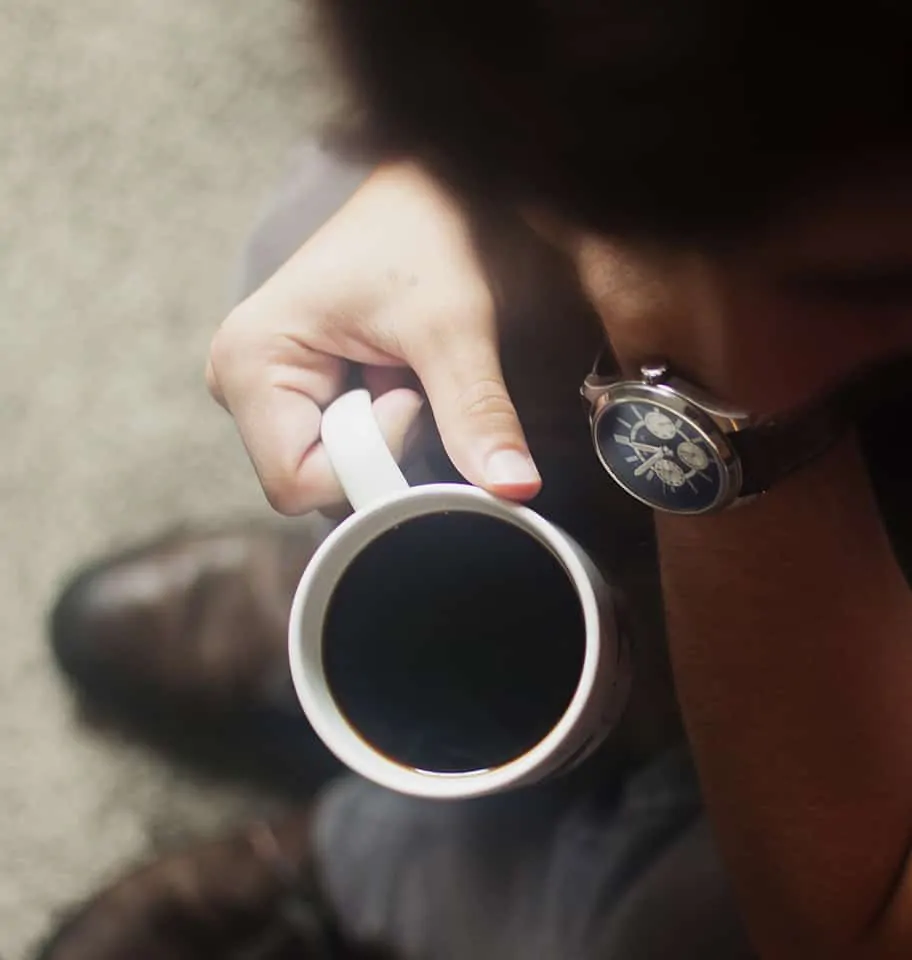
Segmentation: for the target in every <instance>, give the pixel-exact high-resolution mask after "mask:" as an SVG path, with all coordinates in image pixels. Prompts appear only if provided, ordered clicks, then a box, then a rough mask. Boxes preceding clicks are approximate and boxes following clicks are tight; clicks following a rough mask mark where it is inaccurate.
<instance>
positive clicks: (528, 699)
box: [323, 511, 585, 773]
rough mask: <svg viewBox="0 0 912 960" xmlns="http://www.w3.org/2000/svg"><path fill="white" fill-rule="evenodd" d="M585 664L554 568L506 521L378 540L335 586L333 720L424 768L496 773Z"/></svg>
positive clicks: (575, 607)
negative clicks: (338, 717)
mask: <svg viewBox="0 0 912 960" xmlns="http://www.w3.org/2000/svg"><path fill="white" fill-rule="evenodd" d="M584 653H585V632H584V624H583V615H582V610H581V609H580V604H579V599H578V597H577V594H576V591H575V589H574V587H573V585H572V583H571V582H570V579H569V577H568V576H567V573H566V571H565V570H564V568H563V566H562V564H561V563H560V561H558V560H557V559H556V558H555V557H554V556H553V554H552V553H551V552H550V551H549V550H548V549H547V548H545V547H544V546H543V545H542V544H541V543H540V542H539V541H537V540H536V539H535V538H533V537H532V536H530V535H529V534H527V533H525V532H523V531H522V530H520V529H519V528H517V527H515V526H513V525H512V524H510V523H507V522H505V521H502V520H496V519H494V518H493V517H487V516H484V515H479V514H476V513H464V512H459V511H454V512H450V513H441V514H434V515H432V516H427V517H418V518H415V519H413V520H408V521H406V522H404V523H402V524H400V525H399V526H397V527H395V528H394V529H391V530H389V531H388V532H386V533H384V534H383V535H381V536H380V537H379V538H378V539H376V540H374V541H373V543H371V544H370V545H368V546H367V547H366V548H365V549H364V550H363V551H362V552H361V553H360V554H359V556H358V557H357V558H356V559H355V560H354V561H353V562H352V564H351V565H350V566H349V568H348V570H347V571H346V572H345V574H344V575H343V576H342V579H341V580H340V581H339V583H338V585H337V586H336V589H335V592H334V594H333V596H332V599H331V601H330V606H329V610H328V612H327V619H326V623H325V629H324V646H323V659H324V669H325V671H326V677H327V680H328V683H329V688H330V690H331V691H332V692H333V695H334V697H335V699H336V703H337V704H338V706H339V709H340V710H341V711H342V713H343V714H345V716H346V717H347V719H348V721H349V722H350V723H351V724H352V726H353V727H354V728H355V729H356V730H358V731H359V732H360V734H361V735H362V736H363V737H364V739H365V740H367V741H368V742H369V743H370V744H371V745H372V746H374V747H375V748H377V749H378V750H380V751H381V752H383V753H385V754H386V755H387V756H389V757H390V758H391V759H393V760H395V761H397V762H399V763H401V764H404V765H406V766H409V767H414V768H416V769H419V770H426V771H438V772H447V773H457V772H460V773H461V772H467V771H471V770H483V769H489V768H492V767H497V766H500V765H501V764H504V763H506V762H507V761H509V760H513V759H515V758H516V757H518V756H519V755H521V754H522V753H524V752H526V751H527V750H528V749H530V748H531V747H532V746H534V745H535V744H536V743H537V742H538V741H540V740H541V739H542V737H544V736H545V735H546V734H547V733H548V731H549V730H550V729H551V728H552V727H553V726H554V724H555V723H556V721H557V720H558V719H559V718H560V716H561V715H562V714H563V712H564V711H565V710H566V708H567V706H568V704H569V702H570V700H571V698H572V696H573V694H574V692H575V690H576V686H577V684H578V682H579V677H580V672H581V670H582V664H583V657H584Z"/></svg>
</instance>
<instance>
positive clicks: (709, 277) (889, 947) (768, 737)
mask: <svg viewBox="0 0 912 960" xmlns="http://www.w3.org/2000/svg"><path fill="white" fill-rule="evenodd" d="M394 209H395V211H396V215H395V216H392V215H391V214H392V211H393V210H394ZM545 221H547V218H544V219H543V220H542V221H541V222H545ZM551 232H552V233H553V234H554V235H555V236H556V237H558V239H559V242H560V244H561V245H562V246H563V247H564V249H565V250H566V251H567V252H568V254H569V255H570V256H571V257H572V258H573V259H574V261H575V262H576V263H577V265H578V267H579V271H580V276H581V279H582V281H583V284H584V286H585V288H586V289H587V291H588V293H589V295H590V297H591V299H592V302H593V304H594V305H595V307H596V309H597V311H598V313H599V315H600V316H601V318H602V321H603V324H604V327H605V330H606V333H607V334H608V336H609V338H610V339H611V341H612V345H613V347H614V348H615V351H616V353H617V354H618V356H619V358H620V360H621V362H622V364H623V365H624V366H625V367H626V368H627V369H628V370H631V371H633V370H635V369H636V367H637V364H638V362H640V361H642V360H644V359H646V358H649V357H656V356H660V357H663V358H666V359H667V360H669V361H670V362H671V363H672V364H673V366H674V367H675V368H676V369H677V370H678V371H680V372H681V373H683V374H684V375H686V376H687V377H688V378H689V379H691V380H693V381H695V382H697V383H699V384H700V385H701V386H703V387H705V388H707V389H708V390H710V391H711V392H713V393H715V394H716V395H718V396H719V397H720V398H724V399H726V400H729V401H731V402H732V403H733V404H735V405H737V406H739V407H741V408H742V409H748V410H751V411H753V412H756V413H774V412H776V411H781V410H787V409H789V408H791V407H793V406H795V405H797V404H798V403H801V402H803V401H805V400H807V399H809V398H810V397H812V396H814V395H816V394H817V393H818V392H819V391H820V390H821V389H823V388H824V387H825V386H826V385H827V384H830V383H832V382H833V381H834V380H835V379H838V378H839V377H841V376H842V375H844V374H845V373H846V372H847V371H849V370H851V369H852V368H854V367H855V366H857V365H859V364H860V363H862V362H864V361H866V360H869V359H873V358H877V357H881V356H885V355H888V354H891V353H894V352H896V351H899V350H909V349H910V348H912V302H910V299H912V298H910V296H909V294H908V292H906V293H903V292H902V291H903V290H907V287H908V285H906V287H904V286H903V285H902V284H901V283H900V284H897V283H895V282H893V283H892V285H891V284H890V283H885V282H884V281H883V279H882V277H883V276H884V275H894V280H895V275H896V274H897V272H900V273H901V272H902V270H906V271H907V272H908V271H909V265H910V264H912V176H910V174H909V170H908V168H907V167H905V166H904V164H903V163H902V162H895V161H893V162H891V165H890V166H889V168H885V167H882V166H879V165H878V166H870V167H868V169H865V170H860V171H858V172H857V173H855V174H853V176H851V177H849V176H845V177H842V178H841V179H840V180H839V181H838V182H833V183H830V184H828V185H827V186H826V187H821V188H820V189H819V190H818V191H816V192H814V193H813V194H808V195H806V197H805V199H804V201H803V203H802V204H801V205H800V206H795V207H793V208H791V209H783V210H782V211H781V212H780V213H779V215H778V216H777V217H776V218H775V220H774V221H771V223H770V224H769V225H768V226H767V228H766V229H765V230H763V231H762V232H758V233H757V234H755V235H754V236H752V237H750V238H747V239H745V238H740V239H739V240H738V241H737V242H734V241H732V242H730V243H728V244H726V245H725V250H724V251H723V252H716V253H707V252H705V251H702V252H701V251H695V250H682V249H674V250H670V249H666V248H660V247H649V246H645V245H633V244H630V243H624V242H621V241H617V240H613V239H610V238H605V237H596V236H590V235H586V234H581V233H577V232H575V231H574V230H573V229H572V228H569V227H566V226H564V227H563V228H561V229H560V230H552V231H551ZM365 237H366V238H368V239H367V240H365V239H364V238H365ZM720 246H721V245H720ZM885 271H886V272H887V273H886V274H885V273H884V272H885ZM872 273H874V274H877V275H880V276H881V279H880V280H879V281H878V280H876V278H875V280H874V281H872V280H871V279H870V277H871V275H872ZM865 278H868V279H865ZM485 294H486V291H485V288H484V284H483V282H482V281H481V280H480V277H479V273H478V264H477V260H476V259H475V257H474V255H473V252H472V250H471V246H470V244H469V241H468V239H467V233H466V231H465V228H464V224H462V223H461V218H460V215H459V212H458V209H456V207H455V206H454V205H453V203H452V202H451V201H450V200H449V199H448V198H447V196H446V194H445V193H443V192H442V191H441V190H440V188H438V187H437V186H436V185H435V184H433V183H432V182H431V181H429V180H428V179H427V178H426V177H425V176H424V175H423V174H422V173H421V171H419V170H417V169H416V168H415V167H412V166H409V165H404V166H400V167H394V168H385V169H383V170H381V171H379V172H378V174H377V175H376V176H375V177H374V178H372V179H371V180H369V181H368V183H367V184H366V186H365V187H364V188H363V190H362V191H361V193H360V194H359V195H358V196H357V197H356V198H355V199H354V201H353V202H352V205H350V206H349V207H347V208H345V209H344V210H343V211H342V212H341V213H340V214H339V215H338V216H337V217H336V218H335V220H334V221H332V222H331V223H330V224H329V225H328V226H327V228H326V229H325V230H324V231H321V233H320V234H318V235H317V236H316V237H315V238H314V240H312V241H311V242H310V243H308V244H307V245H306V246H305V247H304V248H303V249H302V251H301V252H300V254H299V255H298V256H297V257H296V258H295V259H294V260H293V261H292V262H291V263H290V264H289V265H288V266H287V267H286V268H285V269H284V270H283V271H281V272H280V274H279V275H278V276H277V277H276V278H275V279H274V280H273V281H270V283H268V284H267V285H266V287H264V288H263V290H261V291H260V292H259V293H257V294H255V295H254V297H252V298H251V300H249V301H248V302H247V303H246V304H244V305H242V306H241V308H239V310H238V311H236V312H235V313H234V314H232V316H231V317H229V319H228V321H226V324H225V325H224V326H223V328H222V330H221V331H220V332H219V334H218V335H217V337H216V339H215V342H214V345H213V352H212V358H211V362H210V368H209V383H210V386H211V388H212V390H213V393H214V394H215V396H216V397H217V398H218V399H219V400H220V401H221V402H222V403H223V404H224V405H225V406H226V407H227V408H228V409H229V410H230V411H231V412H232V414H233V415H234V416H235V418H236V420H237V423H238V427H239V430H240V433H241V436H242V438H243V439H244V442H245V444H246V445H247V448H248V450H249V451H250V454H251V457H252V459H253V461H254V464H255V466H256V468H257V471H258V473H259V476H260V478H261V480H262V481H263V483H264V487H265V489H266V491H267V495H268V496H269V497H270V500H271V501H272V502H273V504H274V505H275V506H277V507H278V508H279V509H280V510H283V511H285V512H301V511H304V510H307V509H310V508H313V507H321V506H325V505H327V504H330V503H332V502H333V501H334V500H337V499H338V497H339V493H338V490H337V489H336V487H335V486H334V483H333V481H332V478H331V474H330V471H329V469H328V465H327V464H326V462H325V457H324V456H323V455H322V452H321V450H320V448H319V444H318V442H317V430H318V424H319V408H320V407H321V406H324V405H325V404H326V403H327V402H328V401H329V400H330V399H331V398H332V397H333V396H334V395H335V394H336V393H338V392H339V390H340V389H341V385H342V373H343V364H342V363H341V359H345V360H352V361H355V362H357V363H366V364H368V365H369V367H370V368H371V369H370V370H369V371H368V374H367V376H368V378H369V379H370V378H371V377H374V376H376V378H377V379H376V380H375V381H373V384H372V385H373V386H374V388H375V392H376V394H377V395H378V399H377V401H376V410H377V414H378V417H379V418H380V420H381V423H382V425H383V428H384V430H385V431H386V433H387V435H388V437H389V438H390V440H391V442H392V444H393V446H394V448H396V449H401V444H402V441H403V438H404V437H405V435H406V433H407V430H408V425H409V423H410V422H411V419H412V418H413V416H414V414H415V412H416V410H417V408H418V405H419V403H420V400H419V396H418V394H416V393H414V392H413V391H411V390H409V389H404V388H402V387H401V386H400V384H401V383H403V382H404V381H402V380H401V379H399V378H400V377H401V368H402V367H409V368H411V369H412V370H413V371H414V372H415V373H416V374H417V375H418V377H419V379H420V381H421V384H422V386H423V388H424V391H425V392H426V395H427V397H428V399H429V401H430V404H431V407H432V408H433V411H434V414H435V417H436V419H437V422H438V425H439V427H440V430H441V434H442V436H443V439H444V442H445V444H446V446H447V450H448V452H449V454H450V456H451V457H452V459H453V461H454V463H455V465H456V466H457V467H458V468H459V469H460V470H461V471H462V472H463V473H464V475H465V476H466V477H467V478H468V479H469V480H471V481H472V482H475V483H479V484H481V485H482V486H486V487H487V488H488V489H491V490H493V491H494V492H496V493H499V494H501V495H505V496H510V497H513V498H516V499H525V498H527V497H529V496H531V495H532V494H534V492H535V491H536V490H537V486H538V481H537V478H536V476H535V475H534V473H529V472H528V464H529V461H528V459H527V457H526V455H525V453H526V451H525V445H524V439H523V435H522V431H521V428H520V426H519V423H518V420H517V418H516V417H515V413H514V411H513V408H512V405H511V403H510V401H509V397H508V394H507V392H506V388H505V387H504V385H503V381H502V379H501V377H500V372H499V364H498V361H497V350H496V345H495V341H496V331H495V329H494V324H493V320H492V319H491V317H492V313H491V302H490V297H489V296H487V297H486V296H485ZM389 388H392V389H389ZM497 451H510V452H512V453H513V454H514V457H513V460H512V470H511V469H508V467H509V463H508V462H507V461H501V467H500V468H499V469H500V472H499V473H498V472H495V474H496V475H495V474H492V473H491V472H490V470H489V469H488V466H489V464H490V457H491V455H492V454H493V453H495V452H497ZM516 454H519V456H515V455H516ZM593 455H594V454H593ZM606 482H607V481H606ZM657 533H658V539H659V549H660V557H661V570H662V583H663V594H664V599H665V605H666V612H667V619H668V633H669V645H670V651H671V657H672V661H673V666H674V673H675V682H676V686H677V689H678V693H679V697H680V700H681V706H682V709H683V713H684V720H685V724H686V727H687V731H688V735H689V738H690V741H691V743H692V746H693V748H694V752H695V756H696V759H697V763H698V766H699V770H700V775H701V780H702V783H703V786H704V790H705V794H706V801H707V807H708V810H709V813H710V816H711V820H712V823H713V826H714V828H715V830H716V832H717V834H718V838H719V841H720V844H721V847H722V849H723V852H724V854H725V857H726V861H727V864H728V866H729V868H730V870H731V872H732V875H733V879H734V882H735V885H736V887H737V890H738V893H739V898H740V903H741V905H742V909H743V912H744V915H745V918H746V920H747V922H748V925H749V927H750V929H751V932H752V935H753V937H754V940H755V943H756V945H757V947H758V949H759V951H760V953H761V955H763V956H769V957H777V958H782V957H784V958H789V957H796V958H798V957H801V958H806V957H811V956H813V957H824V956H825V957H828V958H843V957H845V958H869V957H871V958H875V957H876V958H881V957H894V956H895V957H900V956H908V955H912V891H910V890H909V885H910V880H909V877H908V872H909V871H908V867H907V858H908V849H909V838H910V828H912V699H910V698H909V696H908V691H910V690H912V647H910V646H909V645H908V644H907V642H906V639H907V631H908V627H909V624H912V593H910V591H909V590H908V588H907V586H906V584H905V581H904V580H903V578H902V576H901V574H900V571H899V569H898V568H897V566H896V563H895V561H894V558H893V555H892V553H891V550H890V547H889V544H888V542H887V538H886V535H885V533H884V530H883V526H882V523H881V520H880V516H879V514H878V511H877V509H876V506H875V503H874V500H873V496H872V493H871V490H870V485H869V482H868V478H867V476H866V473H865V469H864V465H863V463H862V461H861V458H860V455H859V452H858V449H857V446H856V442H855V440H854V438H853V437H848V438H847V439H846V440H845V441H844V442H843V443H841V444H840V445H839V446H838V447H837V448H836V449H834V450H832V451H831V452H830V453H828V454H827V455H826V456H824V457H822V458H820V459H819V460H818V461H817V462H816V463H814V464H812V465H811V466H810V467H808V468H806V469H804V470H803V471H801V472H800V473H799V474H797V475H795V476H793V477H792V478H790V479H789V480H787V481H785V482H783V483H782V484H780V485H779V486H777V487H776V488H775V489H774V490H773V491H771V492H770V493H769V494H767V495H766V496H764V497H762V498H760V499H759V500H758V501H756V502H754V503H753V504H751V505H749V506H744V507H740V508H738V509H735V510H732V511H729V512H726V513H724V514H720V515H717V516H714V517H704V518H684V517H671V516H665V515H659V516H657ZM720 585H724V589H720Z"/></svg>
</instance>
